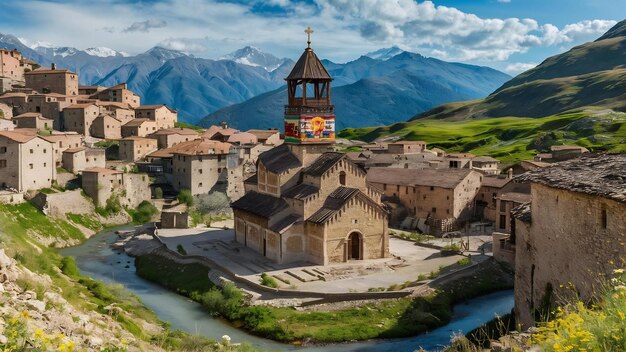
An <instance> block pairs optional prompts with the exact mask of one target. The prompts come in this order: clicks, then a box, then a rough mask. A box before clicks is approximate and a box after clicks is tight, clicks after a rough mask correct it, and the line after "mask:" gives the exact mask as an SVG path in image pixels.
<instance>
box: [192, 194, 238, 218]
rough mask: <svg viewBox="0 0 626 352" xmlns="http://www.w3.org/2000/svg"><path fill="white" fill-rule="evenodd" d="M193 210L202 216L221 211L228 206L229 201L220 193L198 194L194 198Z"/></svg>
mask: <svg viewBox="0 0 626 352" xmlns="http://www.w3.org/2000/svg"><path fill="white" fill-rule="evenodd" d="M194 204H195V208H196V209H197V210H198V211H199V212H200V213H202V214H207V213H210V212H213V211H217V210H222V209H225V208H228V207H229V206H230V199H228V196H226V194H224V193H222V192H212V193H208V194H200V195H197V196H195V197H194Z"/></svg>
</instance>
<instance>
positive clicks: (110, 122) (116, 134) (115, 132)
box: [89, 114, 122, 139]
mask: <svg viewBox="0 0 626 352" xmlns="http://www.w3.org/2000/svg"><path fill="white" fill-rule="evenodd" d="M121 131H122V122H121V121H120V120H118V119H116V118H115V117H113V116H111V115H109V114H100V115H98V117H96V118H95V119H94V120H93V122H92V123H91V127H90V129H89V134H90V135H91V136H92V137H96V138H102V139H120V138H122V133H121Z"/></svg>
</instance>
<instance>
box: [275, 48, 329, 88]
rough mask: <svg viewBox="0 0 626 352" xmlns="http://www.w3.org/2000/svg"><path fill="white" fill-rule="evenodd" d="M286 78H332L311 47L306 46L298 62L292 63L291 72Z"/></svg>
mask: <svg viewBox="0 0 626 352" xmlns="http://www.w3.org/2000/svg"><path fill="white" fill-rule="evenodd" d="M286 79H287V80H295V79H307V80H311V79H322V80H332V77H330V74H329V73H328V71H326V68H325V67H324V65H322V62H321V61H320V59H319V58H318V57H317V55H315V52H313V49H311V48H306V49H304V53H302V56H300V58H299V59H298V62H296V64H295V65H294V67H293V69H292V70H291V73H289V75H288V76H287V78H286Z"/></svg>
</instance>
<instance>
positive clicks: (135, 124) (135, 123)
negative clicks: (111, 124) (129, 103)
mask: <svg viewBox="0 0 626 352" xmlns="http://www.w3.org/2000/svg"><path fill="white" fill-rule="evenodd" d="M149 121H151V122H154V121H152V120H150V119H132V120H130V121H128V122H127V123H125V124H124V126H128V127H139V126H141V125H143V124H144V123H146V122H149ZM155 123H156V122H155Z"/></svg>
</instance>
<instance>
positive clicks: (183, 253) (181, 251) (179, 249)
mask: <svg viewBox="0 0 626 352" xmlns="http://www.w3.org/2000/svg"><path fill="white" fill-rule="evenodd" d="M176 251H177V252H178V253H180V254H182V255H187V251H186V250H185V248H184V247H183V245H182V244H180V243H179V244H178V245H177V246H176Z"/></svg>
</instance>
